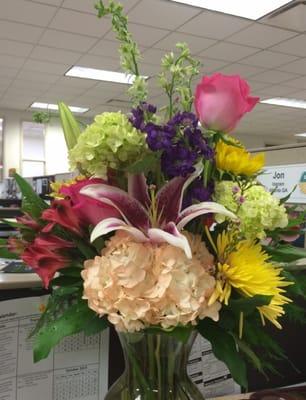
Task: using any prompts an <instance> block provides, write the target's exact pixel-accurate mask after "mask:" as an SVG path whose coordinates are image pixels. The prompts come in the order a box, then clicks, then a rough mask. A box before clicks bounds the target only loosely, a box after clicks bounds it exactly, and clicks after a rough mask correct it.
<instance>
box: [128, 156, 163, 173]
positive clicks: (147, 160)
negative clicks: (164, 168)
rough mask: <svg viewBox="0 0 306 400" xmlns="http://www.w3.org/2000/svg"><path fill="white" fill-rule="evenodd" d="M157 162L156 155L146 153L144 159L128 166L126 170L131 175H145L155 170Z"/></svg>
mask: <svg viewBox="0 0 306 400" xmlns="http://www.w3.org/2000/svg"><path fill="white" fill-rule="evenodd" d="M158 162H159V159H158V157H157V153H148V154H146V155H145V157H144V158H142V159H141V160H139V161H136V162H135V163H134V164H132V165H130V166H129V167H128V168H127V171H128V172H130V173H131V174H141V173H144V174H145V175H146V174H147V173H148V172H150V171H155V170H156V165H157V163H158Z"/></svg>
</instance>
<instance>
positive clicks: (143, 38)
mask: <svg viewBox="0 0 306 400" xmlns="http://www.w3.org/2000/svg"><path fill="white" fill-rule="evenodd" d="M129 31H130V32H131V34H132V35H133V39H134V40H135V41H136V42H137V43H138V44H139V45H141V46H145V47H151V46H153V45H154V44H155V43H156V42H158V41H160V40H161V39H162V38H164V37H165V36H167V35H168V34H169V31H166V30H163V29H157V28H151V27H149V26H145V25H138V24H129ZM115 36H116V35H115V34H114V32H112V31H111V32H109V33H108V34H107V35H106V36H105V38H106V39H110V40H114V41H115ZM116 43H117V42H116Z"/></svg>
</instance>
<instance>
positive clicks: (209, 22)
mask: <svg viewBox="0 0 306 400" xmlns="http://www.w3.org/2000/svg"><path fill="white" fill-rule="evenodd" d="M248 25H250V21H248V20H246V19H243V18H236V17H233V16H231V15H225V14H221V13H213V12H209V11H204V12H202V13H201V14H200V15H198V16H196V17H195V18H193V19H192V20H191V21H188V22H187V23H186V24H185V25H183V26H181V27H180V28H179V29H178V30H179V31H180V32H186V33H191V34H194V35H198V36H203V37H208V38H213V39H224V38H226V37H227V36H229V35H231V34H233V33H235V32H238V31H239V30H241V29H243V28H245V27H247V26H248Z"/></svg>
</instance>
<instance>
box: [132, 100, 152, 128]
mask: <svg viewBox="0 0 306 400" xmlns="http://www.w3.org/2000/svg"><path fill="white" fill-rule="evenodd" d="M131 112H132V115H131V117H130V119H129V121H130V122H131V124H132V125H133V126H134V127H135V128H136V129H139V130H141V131H143V132H144V131H145V127H146V122H145V113H149V114H155V113H156V107H155V106H153V105H152V104H149V103H145V102H142V103H140V104H139V106H138V107H136V108H133V109H132V110H131Z"/></svg>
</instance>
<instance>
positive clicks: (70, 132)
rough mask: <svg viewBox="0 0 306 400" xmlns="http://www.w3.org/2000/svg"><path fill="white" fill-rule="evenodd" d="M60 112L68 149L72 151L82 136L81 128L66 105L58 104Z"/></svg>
mask: <svg viewBox="0 0 306 400" xmlns="http://www.w3.org/2000/svg"><path fill="white" fill-rule="evenodd" d="M58 111H59V117H60V121H61V125H62V128H63V131H64V136H65V140H66V145H67V149H68V150H71V149H72V148H73V147H74V146H75V145H76V144H77V141H78V137H79V136H80V134H81V130H80V126H79V123H78V122H77V121H76V119H75V118H74V116H73V114H72V112H71V111H70V109H69V107H68V106H67V105H66V104H65V103H62V102H60V103H58Z"/></svg>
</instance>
